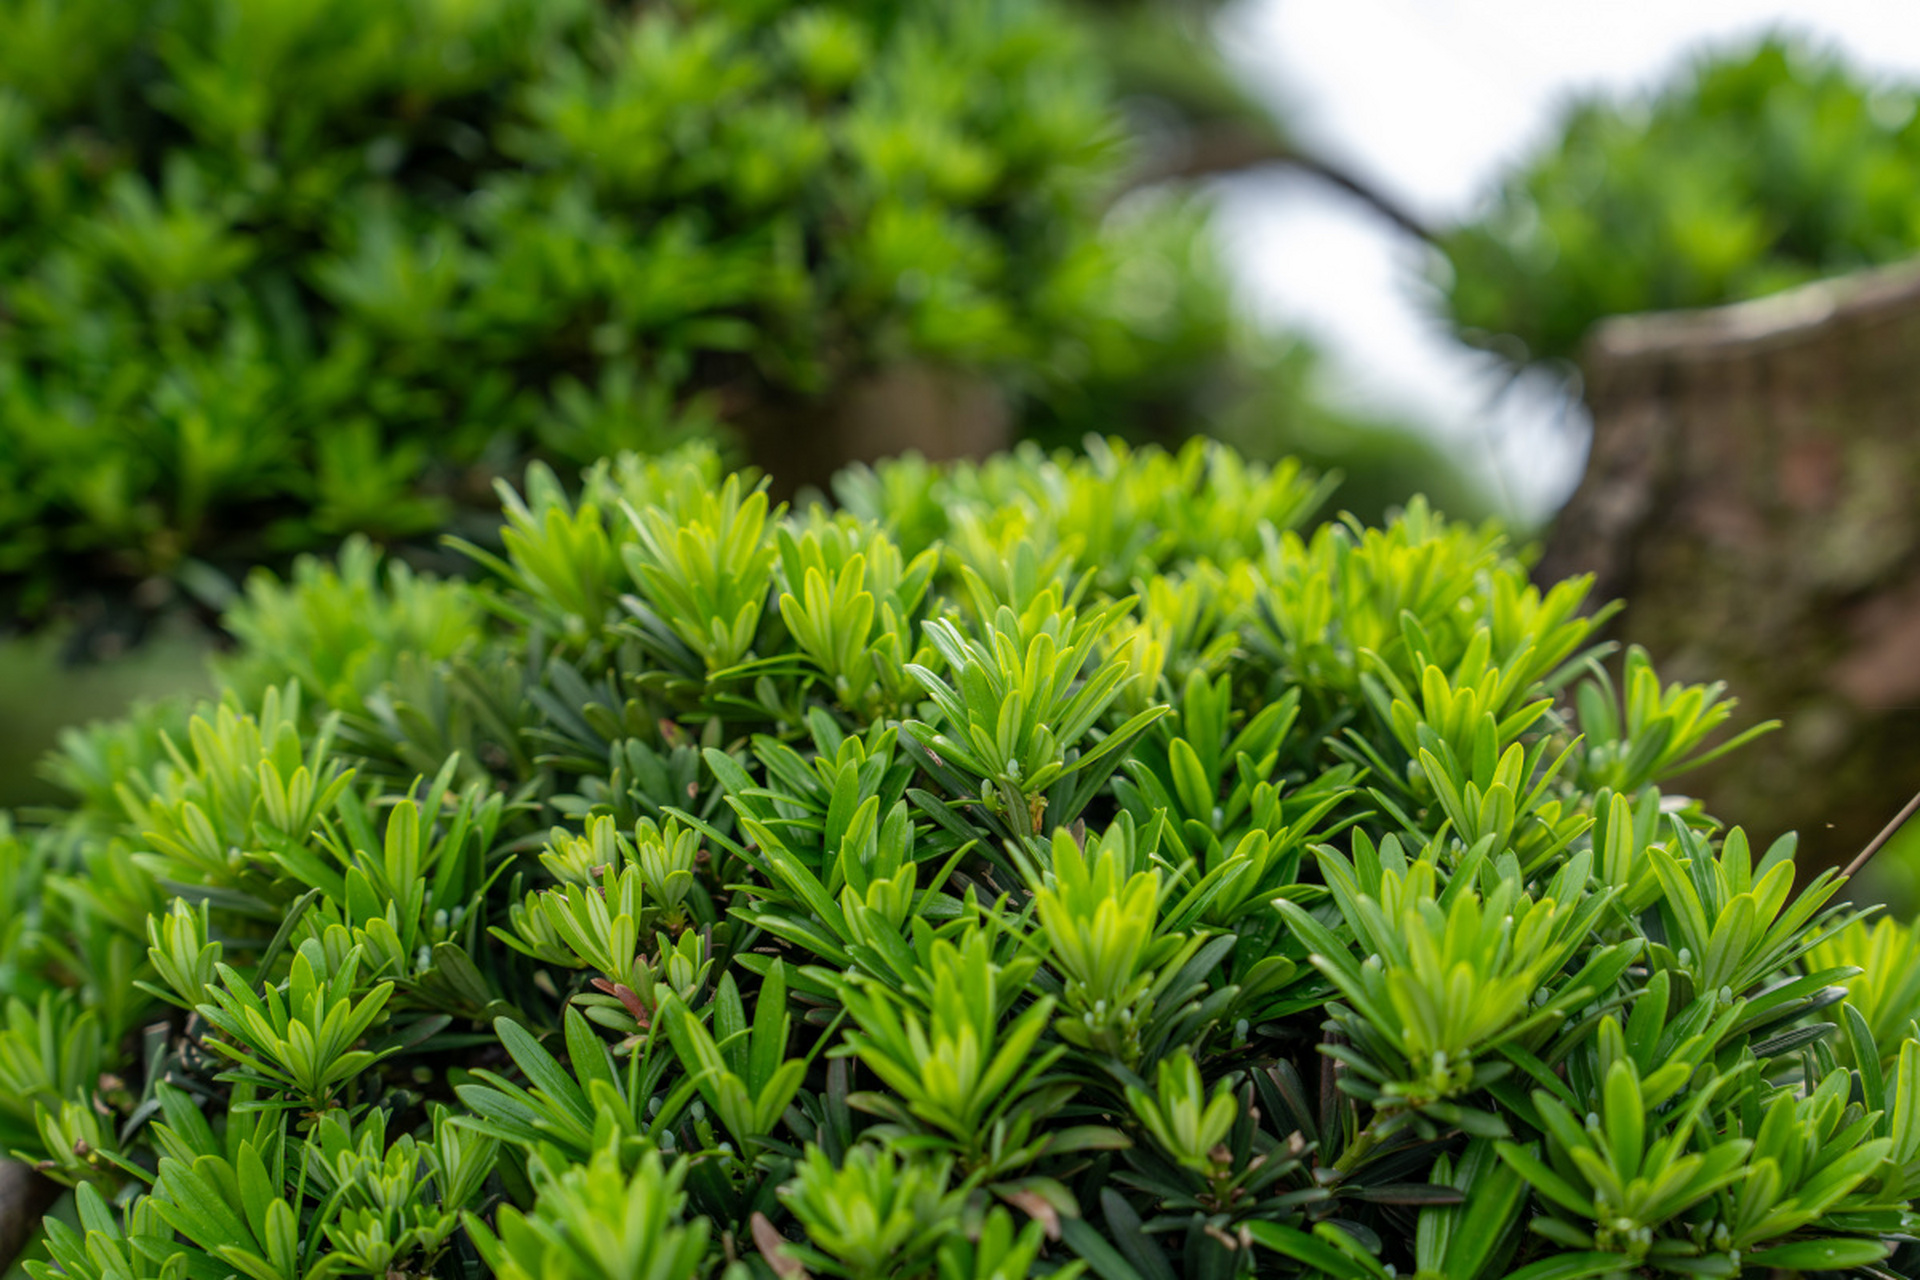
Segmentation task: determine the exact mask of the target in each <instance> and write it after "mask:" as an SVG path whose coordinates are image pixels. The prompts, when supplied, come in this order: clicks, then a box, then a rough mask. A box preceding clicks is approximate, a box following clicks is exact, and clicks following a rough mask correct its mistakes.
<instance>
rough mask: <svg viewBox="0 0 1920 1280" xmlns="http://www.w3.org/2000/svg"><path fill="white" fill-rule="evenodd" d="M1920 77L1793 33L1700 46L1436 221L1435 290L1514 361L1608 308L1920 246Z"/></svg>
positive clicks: (1803, 277)
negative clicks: (1438, 262) (1849, 59)
mask: <svg viewBox="0 0 1920 1280" xmlns="http://www.w3.org/2000/svg"><path fill="white" fill-rule="evenodd" d="M1917 105H1920V88H1916V86H1915V85H1913V84H1910V83H1899V84H1886V83H1875V82H1873V81H1870V80H1868V79H1867V78H1865V77H1863V76H1862V75H1860V74H1859V73H1857V72H1856V71H1854V70H1853V69H1852V68H1851V67H1849V66H1848V65H1847V64H1846V63H1845V62H1844V61H1843V60H1842V59H1841V58H1840V57H1839V56H1838V55H1836V54H1834V53H1832V52H1830V51H1827V50H1823V49H1821V48H1818V47H1816V46H1814V45H1813V44H1812V43H1811V42H1810V41H1807V40H1804V39H1793V38H1788V37H1784V36H1775V37H1771V38H1769V39H1767V40H1764V41H1762V42H1761V43H1760V44H1759V45H1757V46H1755V47H1753V48H1751V49H1743V50H1736V51H1728V52H1722V53H1718V54H1714V55H1712V56H1708V57H1704V58H1701V59H1700V60H1698V61H1697V62H1695V63H1694V64H1693V65H1692V66H1690V67H1689V68H1688V69H1687V70H1686V71H1685V73H1684V74H1682V75H1680V76H1678V77H1676V78H1675V79H1674V80H1673V81H1671V82H1670V83H1668V84H1667V85H1665V86H1664V87H1662V88H1661V89H1660V90H1659V91H1658V92H1657V93H1655V94H1653V95H1651V96H1650V97H1647V98H1640V99H1621V98H1601V97H1595V98H1588V99H1585V100H1583V101H1580V102H1578V103H1576V104H1575V105H1574V106H1573V107H1572V108H1571V109H1570V110H1569V111H1568V113H1567V116H1566V119H1565V122H1564V124H1563V126H1562V129H1561V132H1560V135H1559V136H1558V137H1557V138H1556V139H1555V140H1554V141H1553V142H1552V143H1551V144H1549V145H1548V146H1546V147H1544V148H1542V149H1541V150H1540V151H1539V152H1538V153H1537V154H1535V155H1534V156H1532V157H1531V158H1529V159H1528V160H1526V161H1525V162H1524V163H1522V164H1521V165H1520V166H1518V167H1517V168H1516V169H1515V170H1514V172H1513V173H1512V174H1510V175H1509V176H1508V177H1507V179H1506V180H1505V183H1504V184H1503V185H1502V186H1501V188H1500V189H1499V191H1498V192H1497V193H1495V194H1494V195H1493V197H1492V199H1491V200H1490V201H1489V204H1488V207H1487V209H1486V210H1485V212H1484V213H1483V214H1481V215H1480V216H1479V217H1477V218H1476V219H1475V220H1473V221H1471V222H1468V223H1466V224H1464V225H1462V226H1459V227H1456V228H1454V229H1453V230H1451V231H1450V232H1448V233H1447V234H1446V235H1445V236H1444V247H1445V249H1446V254H1447V257H1448V259H1449V260H1450V263H1451V272H1450V276H1451V278H1450V279H1449V280H1448V281H1447V282H1446V283H1445V285H1444V286H1443V289H1444V294H1445V301H1446V306H1447V309H1448V311H1449V313H1450V314H1451V317H1452V319H1453V321H1454V323H1455V324H1456V325H1458V326H1459V327H1460V328H1461V329H1462V330H1463V331H1464V332H1465V333H1466V334H1467V336H1468V337H1469V339H1470V340H1471V341H1475V342H1478V343H1481V344H1483V345H1487V346H1490V347H1492V348H1493V349H1494V350H1496V351H1499V352H1501V353H1502V354H1504V355H1507V356H1509V357H1510V358H1512V359H1513V360H1515V361H1516V362H1518V361H1524V360H1561V359H1572V358H1574V357H1575V356H1577V355H1578V353H1579V348H1580V342H1581V339H1582V338H1584V337H1585V335H1586V333H1587V331H1588V330H1589V329H1590V328H1591V327H1592V326H1593V324H1594V323H1595V322H1596V321H1598V320H1600V319H1602V318H1603V317H1605V316H1609V315H1620V314H1623V313H1627V312H1637V311H1659V310H1667V309H1671V308H1682V307H1705V306H1717V305H1719V304H1721V303H1727V302H1737V301H1739V300H1741V299H1744V298H1753V297H1758V296H1760V295H1762V294H1766V293H1772V292H1775V291H1777V290H1780V289H1784V288H1787V287H1789V286H1792V285H1796V284H1801V283H1804V282H1806V281H1809V280H1813V279H1817V278H1819V277H1821V276H1827V275H1835V274H1839V273H1841V272H1845V271H1851V270H1854V269H1857V268H1860V267H1864V266H1870V265H1873V264H1876V263H1884V262H1891V261H1896V260H1898V259H1901V258H1905V257H1908V256H1909V255H1911V254H1913V253H1914V252H1915V251H1916V250H1920V213H1917V212H1916V206H1915V204H1914V201H1913V198H1912V192H1913V190H1914V187H1915V186H1916V184H1920V116H1917V115H1916V106H1917Z"/></svg>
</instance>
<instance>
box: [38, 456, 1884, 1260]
mask: <svg viewBox="0 0 1920 1280" xmlns="http://www.w3.org/2000/svg"><path fill="white" fill-rule="evenodd" d="M838 492H839V494H840V496H841V499H842V503H843V506H842V507H841V509H840V510H838V511H829V510H825V509H810V510H807V511H803V512H798V513H791V512H787V511H785V510H782V509H780V508H778V507H776V506H773V505H771V504H770V503H768V501H767V499H766V497H765V496H764V492H763V490H762V489H761V488H760V487H759V486H757V485H756V484H755V482H754V481H753V480H752V478H751V477H746V476H736V477H732V478H723V477H722V476H721V475H720V473H719V470H718V468H717V465H716V463H715V461H714V458H713V455H712V454H711V452H710V451H706V450H703V449H693V450H690V451H687V452H683V453H680V454H676V455H671V456H668V457H665V458H660V459H654V460H650V461H639V460H635V459H625V460H622V461H619V462H616V463H610V464H604V465H600V466H597V467H595V468H594V469H593V470H591V471H590V472H589V473H588V474H587V475H586V477H585V478H584V480H583V481H582V485H581V489H580V491H579V492H578V493H576V494H568V493H567V492H566V491H565V490H564V489H563V487H562V486H561V485H560V483H559V482H558V481H557V480H556V479H555V478H554V477H553V476H552V474H551V473H548V472H545V471H535V472H534V473H533V474H532V475H531V476H530V477H529V480H528V484H527V486H526V490H525V492H524V493H521V494H509V495H507V503H506V505H507V519H508V524H509V532H508V536H507V538H506V555H505V557H504V558H496V557H492V556H488V555H485V554H484V553H483V554H482V555H481V557H480V558H481V560H482V561H483V567H484V568H485V569H486V574H485V576H484V577H483V579H482V580H480V581H475V582H460V581H456V582H436V581H432V580H430V579H427V578H424V577H420V576H416V575H412V574H409V573H406V572H404V571H402V570H400V569H398V568H393V567H386V568H383V567H381V566H379V565H378V564H377V562H376V561H375V560H374V558H373V557H372V554H371V553H370V552H368V551H366V550H364V549H355V550H353V551H351V552H350V553H349V554H348V555H347V556H346V557H345V558H344V559H343V561H342V563H341V564H340V565H339V566H338V567H337V568H335V567H329V566H325V565H320V564H317V563H310V564H306V565H303V566H301V567H300V568H299V569H298V570H297V572H296V573H295V574H294V576H293V578H292V580H291V581H290V582H287V583H282V582H278V581H276V580H274V579H271V578H270V577H267V576H264V575H263V576H262V577H260V578H258V579H257V580H256V581H255V582H254V583H253V584H251V586H250V588H249V591H248V594H247V596H246V598H245V599H244V601H243V602H242V603H241V604H240V605H239V606H238V607H237V609H236V611H235V613H234V614H233V617H232V623H233V629H234V632H235V634H237V635H239V636H242V637H244V643H243V646H242V648H241V650H240V652H238V653H237V654H235V655H234V656H233V657H231V658H230V659H228V660H226V661H225V663H224V664H223V671H224V673H225V678H226V680H227V683H228V689H229V691H228V693H227V695H226V696H225V698H224V699H223V701H222V702H221V703H220V704H219V705H217V706H209V707H203V708H199V709H197V710H194V711H192V712H189V711H188V710H187V709H185V708H175V707H163V708H159V709H156V710H153V711H151V712H148V713H144V714H143V715H142V716H141V717H140V718H138V719H136V720H135V721H131V722H127V723H123V724H119V725H110V726H101V727H97V728H94V729H91V730H88V731H85V732H80V733H75V734H73V735H71V736H70V738H69V740H68V743H67V746H66V749H65V754H64V756H63V757H62V758H61V760H60V761H58V762H57V763H56V771H57V773H58V774H59V776H61V777H62V778H64V779H66V780H67V781H69V782H70V783H71V784H72V785H73V787H74V789H75V792H76V796H77V800H76V804H75V807H74V808H73V810H72V811H71V812H70V813H69V814H67V815H65V816H64V817H62V818H61V819H60V820H59V821H58V822H56V823H54V824H52V825H50V826H48V827H45V828H44V829H32V830H23V829H15V828H11V827H8V828H0V872H4V874H3V875H0V986H4V994H5V995H6V997H7V1000H8V1003H7V1007H6V1013H5V1018H4V1023H3V1024H0V1139H4V1141H5V1143H6V1146H7V1148H8V1149H9V1150H13V1151H17V1152H19V1153H20V1154H22V1155H23V1156H24V1157H25V1158H28V1159H30V1160H33V1161H35V1162H37V1163H38V1164H39V1167H40V1168H41V1169H42V1170H44V1171H45V1172H46V1173H47V1175H48V1176H50V1177H52V1178H54V1179H56V1180H57V1181H59V1182H61V1183H64V1184H67V1185H69V1186H72V1187H74V1188H75V1192H74V1212H75V1215H76V1220H77V1223H78V1225H77V1226H68V1225H65V1224H63V1223H60V1222H51V1223H49V1225H48V1226H47V1228H46V1251H47V1252H46V1256H45V1258H44V1260H39V1259H37V1260H35V1261H33V1262H31V1263H30V1264H29V1265H30V1267H31V1269H32V1271H33V1273H34V1274H35V1275H36V1276H37V1277H39V1280H53V1277H56V1276H57V1277H62V1278H64V1280H107V1278H109V1277H111V1278H112V1280H146V1278H147V1277H152V1278H153V1280H160V1278H161V1277H168V1278H177V1277H181V1276H184V1277H187V1278H188V1280H221V1277H224V1276H226V1275H229V1274H233V1275H242V1276H245V1277H247V1278H248V1280H283V1278H295V1280H304V1278H305V1277H313V1276H332V1275H341V1276H349V1275H367V1276H373V1277H389V1276H393V1275H414V1276H428V1275H432V1276H438V1277H445V1278H446V1280H455V1278H459V1280H466V1278H468V1277H474V1276H479V1275H482V1274H486V1273H489V1272H491V1273H496V1274H501V1275H506V1276H514V1277H535V1276H538V1277H542V1278H543V1280H545V1278H547V1277H553V1278H556V1280H564V1278H566V1277H606V1278H608V1280H613V1278H614V1277H621V1278H625V1277H632V1276H648V1277H659V1278H660V1280H680V1278H686V1277H695V1276H701V1277H719V1276H725V1277H727V1278H728V1280H749V1278H750V1277H757V1278H759V1280H768V1278H769V1277H775V1278H778V1280H794V1278H796V1277H799V1276H801V1275H803V1274H806V1275H821V1276H839V1277H848V1278H849V1280H854V1278H864V1277H902V1278H906V1277H915V1278H918V1277H935V1276H937V1277H940V1280H967V1278H971V1277H978V1278H979V1280H987V1278H988V1277H1008V1278H1011V1277H1015V1276H1022V1275H1060V1276H1063V1277H1068V1278H1069V1280H1071V1278H1072V1277H1074V1276H1078V1275H1086V1276H1092V1277H1098V1278H1099V1280H1169V1278H1170V1277H1177V1276H1191V1277H1196V1278H1199V1277H1216V1276H1221V1277H1224V1276H1232V1275H1250V1276H1271V1277H1276V1278H1283V1277H1296V1276H1297V1277H1303V1278H1304V1277H1323V1278H1331V1280H1383V1278H1384V1277H1386V1276H1388V1275H1390V1274H1391V1275H1400V1276H1417V1277H1420V1280H1502V1278H1509V1280H1573V1278H1577V1277H1583V1276H1593V1277H1619V1278H1625V1277H1631V1276H1644V1275H1657V1274H1669V1275H1685V1276H1701V1275H1705V1276H1737V1275H1742V1274H1747V1275H1754V1276H1758V1275H1764V1274H1766V1272H1767V1271H1768V1270H1769V1269H1774V1268H1778V1269H1785V1270H1789V1271H1817V1272H1828V1273H1833V1272H1846V1271H1848V1270H1849V1269H1852V1273H1853V1274H1855V1275H1857V1276H1860V1277H1863V1278H1864V1277H1871V1276H1888V1275H1895V1276H1902V1275H1920V1266H1916V1263H1915V1257H1914V1249H1913V1247H1912V1246H1911V1245H1910V1244H1908V1243H1907V1241H1908V1239H1909V1237H1910V1235H1911V1233H1912V1232H1913V1230H1914V1228H1915V1227H1916V1226H1920V1220H1916V1218H1915V1215H1914V1212H1913V1209H1912V1203H1913V1199H1914V1197H1915V1195H1916V1194H1917V1193H1920V1039H1916V1038H1915V1036H1916V1034H1920V1032H1917V1031H1916V1026H1915V1018H1916V1016H1920V995H1917V994H1916V990H1915V984H1914V983H1913V982H1912V981H1911V979H1910V975H1909V973H1908V972H1907V970H1908V969H1909V968H1911V965H1910V964H1909V963H1908V962H1909V961H1910V959H1911V957H1912V954H1913V951H1914V944H1913V942H1912V938H1911V935H1909V934H1908V933H1907V932H1906V931H1904V930H1902V929H1900V928H1899V927H1898V926H1895V925H1890V924H1884V923H1883V924H1880V925H1877V926H1875V927H1874V928H1873V930H1871V931H1869V930H1868V929H1867V927H1866V926H1865V925H1863V924H1861V923H1860V922H1859V920H1858V918H1857V917H1856V916H1855V915H1854V914H1853V913H1851V912H1850V911H1849V910H1848V909H1847V908H1845V907H1842V906H1838V905H1835V904H1834V903H1833V901H1832V899H1833V896H1834V893H1835V891H1836V890H1837V888H1838V887H1839V885H1838V881H1837V880H1836V879H1835V877H1834V876H1833V875H1832V874H1831V873H1829V874H1827V875H1823V876H1821V877H1818V878H1816V879H1815V880H1814V881H1813V882H1812V883H1811V884H1809V885H1807V886H1805V887H1804V888H1803V889H1801V891H1800V892H1799V893H1797V894H1796V893H1795V892H1794V891H1793V887H1792V883H1791V881H1792V870H1793V868H1792V863H1791V856H1792V847H1793V845H1792V841H1791V839H1787V840H1783V841H1781V842H1779V843H1777V844H1776V845H1774V846H1773V847H1772V848H1770V849H1769V850H1767V851H1765V852H1764V853H1763V854H1760V855H1759V856H1756V855H1755V851H1754V850H1753V849H1752V848H1751V847H1750V845H1749V842H1748V840H1747V838H1746V836H1745V835H1744V834H1743V833H1742V832H1741V831H1740V830H1739V829H1737V828H1735V829H1730V830H1729V829H1723V828H1721V827H1720V826H1719V825H1718V824H1716V823H1715V822H1714V821H1713V820H1712V819H1711V818H1709V817H1708V816H1707V815H1706V814H1704V813H1702V812H1701V811H1700V809H1699V807H1698V805H1697V804H1694V803H1693V802H1690V801H1688V800H1687V799H1686V798H1685V797H1684V795H1682V794H1680V793H1678V792H1675V791H1672V790H1669V788H1670V786H1671V785H1672V784H1671V781H1670V780H1671V779H1672V778H1673V777H1674V776H1675V774H1676V773H1677V772H1679V771H1680V770H1682V769H1684V768H1685V767H1687V766H1688V765H1689V764H1691V763H1694V762H1697V761H1698V760H1699V759H1700V758H1702V756H1703V754H1705V753H1707V752H1709V751H1711V750H1712V747H1711V745H1710V744H1709V743H1708V742H1707V741H1706V737H1707V734H1708V733H1709V732H1710V731H1711V730H1713V729H1714V728H1716V727H1717V726H1718V725H1719V724H1720V723H1721V720H1722V718H1723V717H1724V713H1725V709H1726V707H1727V705H1728V704H1727V703H1726V702H1725V701H1724V700H1723V699H1722V697H1721V694H1720V691H1719V690H1718V689H1716V688H1711V687H1709V688H1700V689H1682V688H1664V689H1663V688H1662V687H1661V686H1660V684H1659V682H1658V680H1657V679H1656V678H1655V677H1654V676H1653V674H1652V672H1651V670H1650V669H1648V667H1647V664H1646V661H1645V658H1644V656H1643V655H1633V656H1631V657H1630V658H1629V659H1628V661H1627V664H1626V671H1627V674H1626V679H1625V682H1624V686H1623V687H1622V686H1616V685H1615V684H1613V683H1611V682H1609V681H1608V679H1607V678H1606V677H1604V676H1603V675H1601V674H1600V672H1599V669H1598V666H1597V664H1596V662H1595V659H1596V658H1597V657H1599V656H1600V655H1599V651H1598V650H1597V649H1596V647H1595V646H1594V644H1593V636H1592V632H1593V627H1594V625H1595V615H1593V614H1590V613H1584V614H1583V612H1582V608H1583V606H1584V605H1586V604H1587V603H1588V602H1587V601H1586V600H1585V599H1584V597H1585V590H1586V584H1585V583H1584V582H1579V581H1575V582H1569V583H1562V584H1559V585H1557V586H1554V587H1552V588H1550V589H1548V590H1546V591H1544V592H1543V591H1540V590H1538V589H1536V588H1534V587H1532V586H1531V585H1529V584H1528V582H1527V579H1526V574H1525V571H1524V567H1523V566H1522V565H1521V564H1520V563H1519V562H1518V561H1517V560H1516V559H1515V558H1514V557H1513V556H1512V555H1511V554H1510V553H1509V552H1508V550H1507V548H1506V546H1505V544H1504V543H1503V542H1502V541H1501V539H1500V536H1499V535H1498V533H1497V532H1496V531H1494V530H1492V529H1482V530H1475V529H1469V528H1465V527H1462V526H1459V525H1456V524H1453V523H1450V522H1448V521H1446V520H1445V519H1443V518H1441V517H1440V516H1438V515H1436V514H1434V513H1433V512H1432V511H1430V510H1428V509H1427V508H1426V507H1425V506H1424V505H1422V504H1414V505H1413V506H1411V507H1410V508H1409V509H1408V510H1407V511H1406V512H1405V513H1404V514H1403V515H1402V516H1400V517H1399V518H1397V519H1396V520H1394V521H1393V522H1392V523H1391V524H1390V525H1389V526H1388V527H1386V528H1383V529H1366V528H1362V527H1359V526H1358V525H1357V524H1353V523H1349V522H1345V521H1334V522H1331V523H1326V524H1322V525H1320V526H1318V527H1317V528H1313V529H1308V528H1307V527H1306V524H1307V521H1308V519H1309V517H1310V515H1311V513H1312V511H1313V509H1314V508H1315V507H1316V505H1317V504H1318V503H1319V501H1320V500H1321V498H1322V497H1324V493H1323V491H1322V490H1321V489H1320V488H1319V487H1318V486H1317V485H1316V484H1315V483H1314V482H1312V481H1311V479H1310V478H1308V477H1306V476H1304V475H1302V474H1301V473H1299V471H1298V470H1297V469H1295V468H1292V467H1289V466H1280V467H1274V468H1266V467H1260V466H1255V465H1252V464H1248V463H1246V462H1243V461H1242V460H1241V459H1239V458H1237V457H1235V456H1234V455H1233V454H1231V453H1230V452H1228V451H1226V450H1224V449H1222V448H1220V447H1218V446H1212V445H1199V444H1195V445H1193V446H1190V447H1189V448H1188V449H1186V450H1184V451H1182V452H1181V453H1180V454H1179V455H1177V456H1168V455H1165V454H1161V453H1159V452H1157V451H1152V450H1146V451H1141V452H1132V451H1129V450H1128V449H1126V448H1125V447H1122V446H1119V445H1108V444H1105V443H1101V442H1095V443H1094V444H1093V445H1092V446H1091V447H1090V449H1089V451H1088V453H1087V454H1086V455H1085V456H1082V457H1079V458H1077V459H1068V458H1066V457H1064V456H1062V457H1060V458H1050V457H1047V456H1044V455H1042V454H1040V453H1039V452H1038V451H1036V450H1028V451H1026V452H1023V453H1020V454H1017V455H1015V456H1013V457H1011V458H1002V459H996V460H994V461H991V462H988V463H985V464H981V465H979V466H970V465H963V466H955V467H951V468H939V467H933V466H929V465H927V464H924V463H920V462H914V461H906V462H901V463H896V464H888V465H885V466H882V467H880V468H878V469H874V470H861V471H857V472H853V473H849V474H847V475H845V476H843V477H842V480H841V483H840V484H839V486H838ZM1623 699H1624V705H1623Z"/></svg>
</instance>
